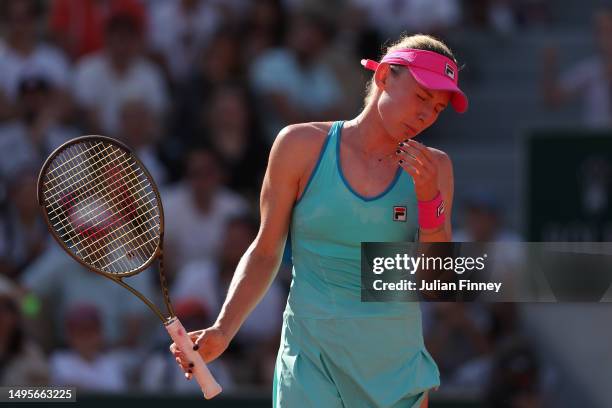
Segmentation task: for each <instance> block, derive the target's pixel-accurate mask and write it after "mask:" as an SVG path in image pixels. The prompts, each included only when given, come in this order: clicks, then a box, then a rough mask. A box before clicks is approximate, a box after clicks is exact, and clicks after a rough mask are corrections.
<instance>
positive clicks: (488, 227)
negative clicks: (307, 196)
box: [0, 0, 612, 407]
mask: <svg viewBox="0 0 612 408" xmlns="http://www.w3.org/2000/svg"><path fill="white" fill-rule="evenodd" d="M550 7H551V2H549V1H546V0H474V1H467V0H463V1H460V0H378V1H375V0H333V1H332V0H329V1H322V0H321V1H308V0H257V1H255V0H252V1H251V0H176V1H165V0H50V1H35V0H3V1H2V2H1V3H0V19H1V20H0V21H1V26H0V30H1V33H2V37H1V40H0V73H1V75H0V314H1V318H0V384H1V385H10V384H18V385H42V384H54V385H63V384H72V385H76V386H78V387H80V388H82V389H85V390H91V391H109V392H123V391H134V390H142V391H150V392H156V391H160V390H162V389H163V390H164V392H171V391H176V392H186V393H187V392H197V385H196V384H194V382H193V381H191V382H187V381H185V380H184V378H183V376H182V372H181V371H180V370H179V369H178V367H177V366H176V363H175V361H174V359H173V357H172V356H171V354H170V353H169V352H168V344H169V340H168V338H167V334H166V333H165V332H164V330H163V328H162V327H160V325H159V322H157V321H156V320H155V317H154V316H153V315H152V314H151V313H150V311H149V310H147V308H145V307H144V305H143V304H141V303H140V301H139V300H138V299H136V298H135V297H133V296H130V295H129V294H128V293H127V292H125V290H124V289H122V288H120V287H119V286H117V285H116V284H115V283H113V282H111V281H109V280H105V279H102V278H100V277H99V276H97V275H95V274H92V273H90V272H88V271H86V270H84V269H83V268H82V267H81V266H79V265H78V264H77V263H76V262H74V261H73V260H72V259H71V258H69V257H68V256H67V255H66V254H64V253H63V252H62V250H61V249H59V247H58V246H57V245H56V244H55V243H53V242H51V237H50V235H49V233H48V232H47V229H46V227H45V225H44V222H43V220H42V218H41V212H40V210H39V208H38V205H37V202H36V178H37V172H38V169H39V168H40V166H41V164H42V162H43V161H44V159H45V158H46V157H47V156H48V154H49V153H50V152H51V151H52V150H53V149H55V148H56V147H57V146H59V145H60V144H61V143H62V142H64V141H66V140H68V139H70V138H72V137H76V136H79V135H83V134H102V135H106V136H111V137H114V138H117V139H119V140H122V141H124V142H125V143H127V144H128V145H129V146H131V147H132V148H133V149H134V151H135V152H136V153H137V155H138V156H139V157H140V159H141V160H142V161H143V162H144V164H145V166H146V167H147V168H148V169H149V170H150V172H151V174H152V175H153V177H154V179H155V180H156V182H157V183H158V185H159V186H160V188H161V190H162V199H163V204H164V211H165V218H166V232H165V254H166V259H167V262H166V264H167V265H166V271H167V273H168V275H169V279H170V284H171V295H172V300H173V303H174V304H175V306H176V312H177V314H178V315H179V317H180V318H181V320H182V321H183V323H184V325H185V326H186V327H187V328H188V329H190V330H194V329H198V328H202V327H204V326H206V325H208V324H210V323H212V322H213V320H214V319H215V317H216V315H217V313H218V311H219V309H220V306H221V303H222V302H223V300H224V296H225V293H226V291H227V287H228V285H229V282H230V280H231V278H232V274H233V272H234V268H235V267H236V265H237V263H238V261H239V259H240V257H241V256H242V254H243V253H244V251H245V250H246V248H247V247H248V245H249V244H250V243H251V242H252V240H253V239H254V237H255V236H256V234H257V230H258V226H259V221H258V219H257V215H258V194H259V189H260V186H261V180H262V177H263V173H264V171H265V166H266V163H267V156H268V151H269V148H270V146H271V143H272V142H273V140H274V137H275V135H276V134H277V132H278V131H279V130H280V129H281V128H282V127H283V126H285V125H287V124H289V123H295V122H303V121H311V120H317V121H322V120H336V119H342V118H350V117H352V115H354V114H356V113H357V112H358V111H359V109H360V108H361V107H362V103H363V102H362V101H363V96H364V95H363V93H364V89H365V82H366V80H367V76H366V75H365V74H364V73H362V72H361V70H360V66H359V60H360V58H372V59H377V58H379V57H380V55H379V53H380V49H381V45H382V44H383V43H384V42H385V41H386V40H387V39H389V38H394V37H396V36H397V35H399V34H400V33H401V32H404V31H407V32H427V33H433V34H435V35H437V36H439V37H440V38H442V39H443V40H448V41H449V42H450V43H451V45H452V41H451V39H450V38H448V37H449V36H448V33H449V32H450V31H451V30H453V29H455V28H457V27H464V26H469V27H472V28H475V29H478V30H490V31H492V32H498V33H502V34H504V33H509V32H512V31H513V30H517V29H518V28H520V27H521V26H529V25H546V24H548V23H549V21H550V18H551V16H550ZM609 38H612V36H610V37H609ZM608 48H609V47H608ZM551 58H552V57H551ZM585 69H586V68H585ZM578 76H580V75H579V74H575V75H574V77H572V78H574V79H573V80H572V79H571V78H570V79H568V80H567V81H566V82H567V86H566V88H567V90H568V92H569V91H570V90H572V89H574V88H573V86H574V85H576V84H577V83H578V82H579V78H578V79H577V77H578ZM583 76H584V75H583ZM581 78H582V77H581ZM551 87H552V85H551ZM576 87H578V85H576ZM570 88H571V89H570ZM551 89H552V88H551ZM553 96H554V95H553ZM607 97H608V98H610V95H608V96H607ZM553 99H554V98H553ZM608 101H609V99H608ZM609 111H610V112H612V110H609ZM610 112H608V115H612V113H610ZM457 205H458V206H459V205H463V210H464V211H465V217H464V218H465V220H466V221H465V222H464V225H463V226H462V227H463V228H462V229H461V231H458V232H457V234H458V236H459V237H461V239H460V240H462V241H469V240H475V241H479V240H480V241H494V240H504V239H515V240H519V239H520V238H519V237H518V236H516V235H513V234H512V233H511V232H508V231H505V230H504V227H503V219H502V217H501V214H503V211H502V209H501V208H500V203H498V202H496V201H495V198H494V197H490V196H486V195H484V196H483V195H482V194H475V195H474V200H473V202H470V203H457ZM460 209H461V207H460ZM288 252H289V251H287V254H286V256H285V260H284V262H283V264H282V266H281V270H280V272H279V277H278V279H276V280H275V282H274V283H273V285H272V286H271V288H270V290H269V292H268V293H267V295H266V296H265V298H264V299H263V300H262V302H261V304H260V305H259V306H258V307H257V308H256V309H255V311H254V312H253V314H252V315H251V316H250V317H249V319H248V320H247V321H246V323H245V325H244V326H243V328H242V329H241V331H240V332H239V333H238V335H237V338H236V339H235V340H234V342H233V343H232V345H231V347H230V349H229V350H228V352H227V353H226V354H224V355H223V357H222V358H221V359H219V360H218V361H216V362H215V363H213V364H212V366H211V369H212V371H213V372H214V374H215V376H216V377H217V378H218V379H219V382H220V383H222V384H223V385H224V388H226V389H238V388H240V387H245V386H265V387H270V386H271V380H272V371H273V367H274V359H275V356H276V351H277V350H278V339H279V337H280V326H281V316H282V311H283V309H284V304H285V300H286V295H287V291H288V286H289V282H290V268H291V264H290V263H291V260H290V254H289V253H288ZM154 268H155V267H152V269H154ZM128 283H130V284H132V285H133V286H135V287H136V288H137V289H138V290H140V291H141V292H142V293H144V294H145V295H146V296H147V297H149V298H152V299H157V301H159V296H160V294H159V289H158V283H157V275H156V273H155V271H145V272H143V273H141V274H139V275H137V276H135V277H133V278H130V280H129V282H128ZM424 309H425V313H424V319H425V325H424V326H425V328H426V332H425V336H426V342H427V346H428V348H429V349H430V351H431V353H432V355H433V356H434V358H435V360H436V361H437V362H438V364H439V366H440V370H441V373H442V381H443V386H442V388H441V389H444V387H445V386H447V385H448V386H459V387H464V388H469V387H471V389H474V390H476V391H479V392H481V393H484V394H483V395H488V396H489V397H490V398H491V401H496V400H495V398H502V400H503V401H506V402H507V401H508V398H510V396H512V398H513V401H514V400H516V402H512V404H513V405H508V406H517V407H518V406H521V407H532V406H538V403H539V402H538V401H540V400H541V398H543V397H542V395H541V390H542V387H540V382H541V381H540V379H541V378H542V377H543V376H542V372H541V371H542V370H539V362H538V359H537V358H536V355H535V353H534V351H533V350H532V349H531V348H530V346H529V343H528V342H526V341H524V339H523V337H522V335H521V330H520V321H519V319H518V317H517V313H516V310H515V308H514V306H513V305H511V304H500V305H472V306H470V307H469V308H468V307H467V306H462V305H458V304H428V305H427V306H426V307H425V308H424ZM142 333H146V335H143V334H142ZM500 401H501V400H500ZM494 406H501V405H497V404H494Z"/></svg>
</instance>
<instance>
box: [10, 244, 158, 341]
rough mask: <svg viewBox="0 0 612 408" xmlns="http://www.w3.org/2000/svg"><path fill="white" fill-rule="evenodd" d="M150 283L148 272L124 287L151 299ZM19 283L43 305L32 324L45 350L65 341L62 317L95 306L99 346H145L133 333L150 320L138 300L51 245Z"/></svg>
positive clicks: (150, 315)
mask: <svg viewBox="0 0 612 408" xmlns="http://www.w3.org/2000/svg"><path fill="white" fill-rule="evenodd" d="M156 277H157V274H155V272H154V271H152V270H146V271H143V272H141V273H139V274H138V275H136V276H133V277H131V278H129V279H128V280H127V283H128V284H130V286H133V287H134V288H135V289H136V290H138V291H139V292H141V293H142V294H144V296H145V297H147V298H149V299H155V297H154V294H157V293H158V291H156V290H155V289H154V287H153V285H152V282H153V281H154V280H155V278H156ZM21 281H22V284H23V286H24V287H25V288H27V289H29V290H31V291H32V292H33V293H34V294H35V295H36V296H38V297H40V298H41V299H42V300H43V302H44V304H45V305H47V306H46V307H42V308H41V311H42V314H41V315H40V316H38V319H37V320H38V321H39V324H40V326H41V329H44V330H43V331H44V332H43V333H38V334H39V336H42V338H41V340H40V341H41V342H42V343H44V345H45V346H46V348H53V347H54V346H55V345H56V344H57V343H58V342H62V341H65V340H66V338H65V335H66V333H65V332H64V331H63V329H64V327H63V323H64V322H65V321H66V313H67V312H68V311H69V310H71V309H72V308H73V307H74V306H75V305H79V304H82V303H88V304H91V305H95V306H96V307H97V308H98V310H99V312H100V313H101V321H102V327H103V331H102V333H103V337H104V339H103V340H104V342H105V344H110V345H117V344H121V345H125V346H128V347H137V346H138V345H139V344H138V342H139V341H142V340H144V341H146V340H147V339H143V338H142V336H139V333H141V332H142V330H143V327H145V325H146V324H147V323H149V322H151V320H152V319H153V317H154V316H153V314H152V313H151V312H150V311H149V310H148V309H147V307H146V306H145V305H144V304H143V303H142V302H141V301H140V299H138V298H137V297H136V296H133V295H130V294H129V293H128V292H127V291H126V290H125V289H124V288H121V287H120V286H119V285H117V284H116V283H115V282H112V281H111V280H110V279H106V278H104V277H102V276H99V275H98V274H96V273H94V272H91V271H89V270H87V269H85V268H84V267H82V266H81V265H79V264H78V263H77V262H75V260H74V259H72V258H71V257H70V256H69V255H68V254H66V253H65V252H64V251H63V250H61V249H60V248H59V247H58V246H57V245H52V246H49V248H48V249H47V250H46V251H45V252H44V253H43V254H42V255H41V256H40V257H38V258H37V259H36V260H35V261H34V262H33V263H32V264H31V265H30V266H29V267H28V268H27V269H26V270H25V271H24V272H23V274H22V275H21ZM145 345H146V344H145Z"/></svg>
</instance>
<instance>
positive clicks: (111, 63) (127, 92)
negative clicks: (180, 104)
mask: <svg viewBox="0 0 612 408" xmlns="http://www.w3.org/2000/svg"><path fill="white" fill-rule="evenodd" d="M142 34H143V33H142V31H141V27H140V25H139V22H138V20H137V19H136V18H134V17H133V16H131V15H129V14H118V15H115V16H113V17H111V18H110V19H109V20H108V22H107V24H106V31H105V40H106V44H105V48H104V50H103V51H101V52H98V53H96V54H92V55H91V56H86V57H85V58H83V59H82V60H81V61H80V62H79V64H78V65H77V67H76V74H75V83H74V93H75V98H76V100H77V102H78V103H79V105H80V106H79V107H80V108H81V109H83V110H85V113H86V119H87V132H88V133H92V132H102V133H103V134H116V132H117V130H118V126H119V110H120V108H121V105H122V104H123V103H124V102H125V101H126V100H129V99H133V98H135V97H138V98H141V99H144V100H146V101H147V102H148V103H149V104H150V106H151V107H152V109H153V112H154V113H155V115H159V116H160V117H161V118H163V114H164V112H165V110H166V107H167V105H168V100H167V94H166V88H165V83H164V80H163V76H162V74H161V72H160V71H159V69H158V68H157V67H156V66H155V65H153V64H152V63H150V62H149V61H147V60H146V59H145V58H144V57H143V56H142V52H141V48H142V47H141V45H142Z"/></svg>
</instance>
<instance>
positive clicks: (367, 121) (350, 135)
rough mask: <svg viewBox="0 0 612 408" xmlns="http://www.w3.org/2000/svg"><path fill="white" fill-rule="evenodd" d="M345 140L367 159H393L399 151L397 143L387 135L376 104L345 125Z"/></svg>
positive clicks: (370, 105) (369, 105)
mask: <svg viewBox="0 0 612 408" xmlns="http://www.w3.org/2000/svg"><path fill="white" fill-rule="evenodd" d="M343 131H344V132H345V133H344V135H347V137H346V138H345V139H344V140H346V141H348V142H349V143H350V144H351V145H352V146H353V147H355V148H356V149H358V150H359V151H361V152H362V153H363V156H364V157H365V158H366V159H371V158H378V159H380V160H381V161H382V159H383V158H388V157H392V156H393V155H394V154H395V150H397V142H396V141H395V140H393V138H392V137H391V136H390V135H389V134H388V133H387V131H386V129H385V128H384V126H383V124H382V121H381V119H380V116H379V115H378V112H376V110H375V104H374V103H369V104H368V105H367V106H366V107H365V108H364V110H363V111H362V112H361V113H360V114H359V115H358V116H357V117H356V118H354V119H352V120H349V121H347V122H346V123H345V124H344V129H343Z"/></svg>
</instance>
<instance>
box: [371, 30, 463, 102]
mask: <svg viewBox="0 0 612 408" xmlns="http://www.w3.org/2000/svg"><path fill="white" fill-rule="evenodd" d="M402 48H414V49H417V50H425V51H433V52H437V53H438V54H441V55H444V56H445V57H447V58H449V59H451V60H453V61H454V62H455V64H457V60H456V59H455V56H454V55H453V52H452V51H451V49H450V48H449V47H448V46H447V45H446V44H444V43H443V42H442V41H441V40H439V39H437V38H435V37H433V36H431V35H425V34H414V35H408V34H404V35H402V36H401V37H400V39H399V40H397V41H396V42H394V43H392V44H391V45H389V46H388V47H387V48H386V49H384V48H383V51H384V52H383V54H382V55H386V54H388V53H390V52H392V51H396V50H399V49H402ZM391 72H392V73H393V74H397V72H398V71H397V70H396V69H395V66H394V65H391ZM376 90H377V88H376V84H375V82H374V77H373V76H372V78H371V79H370V80H369V81H368V84H367V85H366V96H365V98H364V106H367V105H368V103H369V102H370V100H371V99H372V97H373V96H374V94H375V93H376Z"/></svg>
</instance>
